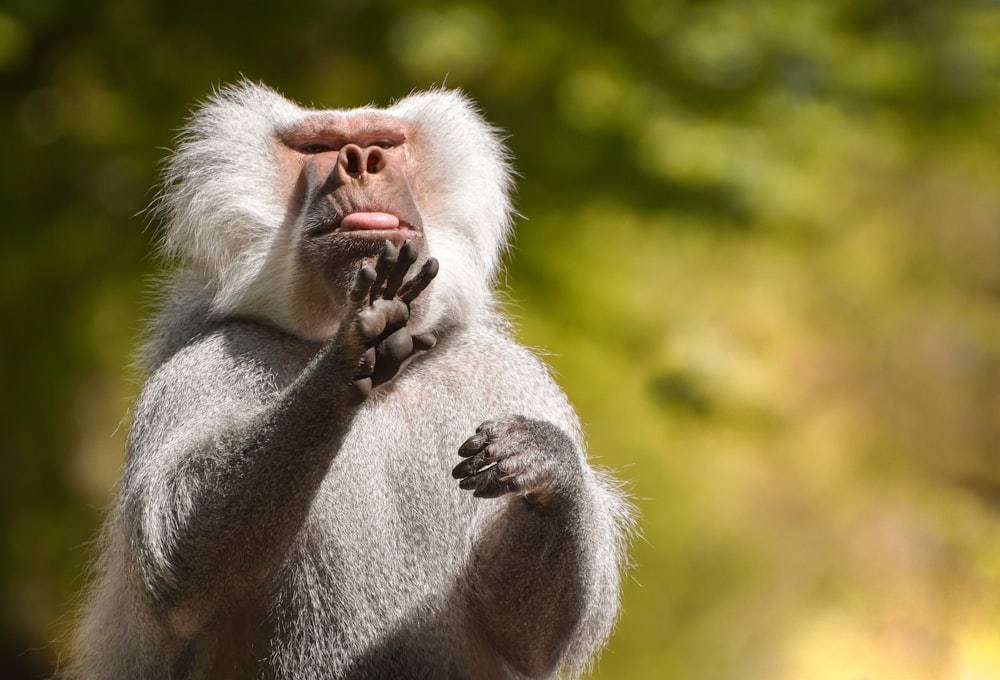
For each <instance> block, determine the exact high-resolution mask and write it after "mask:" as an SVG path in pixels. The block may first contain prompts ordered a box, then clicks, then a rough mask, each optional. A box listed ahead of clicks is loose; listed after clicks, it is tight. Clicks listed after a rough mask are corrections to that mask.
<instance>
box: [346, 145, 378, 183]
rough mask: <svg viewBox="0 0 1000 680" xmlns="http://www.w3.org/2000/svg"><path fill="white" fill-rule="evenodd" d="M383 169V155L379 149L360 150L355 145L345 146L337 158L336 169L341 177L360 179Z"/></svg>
mask: <svg viewBox="0 0 1000 680" xmlns="http://www.w3.org/2000/svg"><path fill="white" fill-rule="evenodd" d="M383 168H385V153H384V152H383V151H382V148H381V147H378V146H367V147H364V148H361V147H360V146H358V145H357V144H345V145H344V146H343V147H342V148H341V149H340V155H339V156H338V157H337V169H338V171H339V172H340V173H341V174H342V175H346V177H344V179H347V177H352V178H360V177H361V176H362V175H365V174H369V175H374V174H377V173H379V172H381V171H382V169H383Z"/></svg>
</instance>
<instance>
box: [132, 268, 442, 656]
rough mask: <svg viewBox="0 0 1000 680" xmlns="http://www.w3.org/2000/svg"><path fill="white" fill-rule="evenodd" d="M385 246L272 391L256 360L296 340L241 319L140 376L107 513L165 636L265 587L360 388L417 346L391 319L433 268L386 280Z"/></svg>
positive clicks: (392, 273) (402, 312) (389, 273)
mask: <svg viewBox="0 0 1000 680" xmlns="http://www.w3.org/2000/svg"><path fill="white" fill-rule="evenodd" d="M391 254H392V256H393V257H392V258H388V259H391V260H392V262H391V263H389V264H386V262H385V260H386V259H387V258H385V257H383V258H381V259H380V261H379V265H378V267H377V269H376V270H372V269H371V268H368V267H366V268H364V269H362V270H361V272H360V273H359V275H358V282H357V283H356V285H355V287H354V289H353V290H352V291H351V294H350V303H351V304H350V311H349V312H348V314H347V316H346V317H345V319H344V321H343V322H342V324H341V326H340V329H339V330H338V332H337V334H336V335H335V337H334V338H333V339H332V340H330V341H329V342H327V343H326V344H325V345H324V346H323V347H322V348H321V349H320V350H319V352H318V353H316V355H315V356H314V357H313V358H312V359H311V360H309V361H308V362H307V363H306V365H305V367H304V369H302V370H301V372H300V373H299V374H298V375H297V376H294V378H293V379H291V380H290V382H289V384H287V386H285V387H284V388H283V389H280V390H276V389H275V388H274V386H273V383H274V382H277V381H278V380H277V379H276V375H275V371H273V370H269V369H267V368H265V366H267V365H268V362H269V361H270V362H273V363H274V364H280V363H281V362H282V361H286V362H287V361H288V360H287V359H286V358H284V357H281V355H282V353H290V352H291V353H294V351H295V349H296V348H298V349H299V351H300V352H301V344H300V343H297V342H295V341H293V340H291V339H288V338H284V339H279V337H278V335H277V333H276V332H274V331H269V330H265V329H261V328H257V327H255V326H254V325H252V324H230V325H229V326H225V327H223V328H222V329H220V330H219V331H217V332H216V333H214V334H211V335H209V336H207V337H206V338H204V339H202V340H201V341H199V342H197V343H195V344H194V345H192V346H190V347H188V348H186V349H185V350H183V351H182V352H180V353H179V354H178V356H177V357H175V358H174V360H172V361H170V362H168V363H167V364H166V365H165V366H164V367H162V368H161V369H160V370H159V371H157V373H156V374H155V375H154V376H153V377H152V378H151V380H150V381H149V383H148V384H147V386H146V389H145V390H144V392H143V395H142V396H141V398H140V400H139V402H138V403H137V408H136V413H135V418H134V424H133V428H132V431H131V433H130V436H129V460H128V463H127V467H126V472H125V476H124V478H123V485H122V500H121V512H120V515H119V516H120V518H121V519H122V521H123V522H124V523H125V525H126V527H125V529H126V531H127V532H128V533H129V542H130V545H131V549H132V552H133V555H132V559H133V560H134V566H135V567H137V568H135V569H132V570H131V573H132V583H133V587H134V588H135V589H136V590H137V591H138V592H139V593H140V594H141V595H142V596H143V600H141V601H146V602H148V603H149V606H150V608H151V609H152V613H153V614H154V616H157V617H158V618H160V619H161V620H162V621H164V622H165V623H166V625H167V627H168V629H169V630H170V631H171V632H172V633H173V634H175V635H179V636H181V637H190V636H193V635H195V634H196V633H198V632H199V631H200V630H202V629H203V628H204V627H205V626H206V625H207V624H208V623H209V622H211V621H212V619H213V618H214V617H215V615H216V614H217V613H218V611H219V610H220V608H221V607H222V606H223V605H225V606H227V607H229V606H232V607H236V608H238V606H239V603H240V602H241V601H242V599H243V598H244V597H245V596H246V595H248V594H250V593H253V592H255V591H257V590H258V589H259V588H260V587H261V586H263V585H265V584H266V583H267V582H268V580H269V578H270V577H271V576H272V575H273V574H274V573H275V571H276V569H277V568H278V567H279V566H280V564H281V562H282V561H283V559H284V556H285V554H286V553H287V550H288V548H289V546H290V545H291V544H292V542H293V540H294V539H295V537H296V536H297V535H298V533H299V530H300V529H301V527H302V526H303V524H304V523H305V521H306V518H307V516H308V513H309V510H310V507H311V504H312V501H313V497H314V495H315V493H316V491H317V489H318V487H319V485H320V482H321V481H322V479H323V477H324V475H325V474H326V472H327V469H328V467H329V465H330V462H331V461H332V460H333V458H334V457H335V456H336V454H337V451H338V450H339V448H340V444H341V441H342V440H343V438H344V436H345V434H346V432H347V430H348V428H349V427H350V424H351V422H352V420H353V418H354V416H355V414H356V412H357V410H358V407H359V406H360V405H361V404H362V403H363V401H364V399H365V398H366V397H367V395H368V393H369V392H370V390H371V388H372V385H373V384H375V385H377V384H379V383H381V382H386V381H388V380H391V379H392V378H393V377H394V375H395V373H396V371H398V370H399V368H400V366H401V365H402V364H403V362H404V361H405V360H406V359H407V358H408V357H409V356H410V355H412V353H413V352H414V351H415V350H419V349H425V348H426V347H427V346H426V344H421V343H420V341H419V340H417V342H414V338H412V337H411V336H410V335H409V333H408V331H407V330H406V327H405V324H406V321H407V320H408V315H409V309H408V305H409V302H410V301H412V299H413V298H415V297H416V296H417V295H418V294H419V293H420V291H421V290H422V289H423V287H424V286H426V284H427V283H429V281H430V279H432V278H433V275H434V273H435V272H436V269H435V266H436V262H433V261H429V262H432V265H433V266H425V268H424V269H423V270H421V273H420V274H418V275H417V276H415V277H414V278H413V279H411V280H410V281H407V282H406V283H403V284H402V286H400V283H401V282H402V278H403V274H402V273H399V272H398V271H397V269H398V268H397V267H396V262H395V255H396V253H395V252H393V253H391ZM410 264H412V259H411V260H410V261H408V262H406V263H405V265H404V263H402V262H401V263H400V264H399V267H409V266H410ZM390 265H391V266H390ZM432 270H433V271H432ZM373 286H375V287H378V289H379V292H378V293H377V294H376V293H372V292H371V291H372V289H373ZM389 288H391V290H386V289H389ZM370 298H372V299H370ZM269 355H271V356H269ZM273 355H279V358H275V356H273ZM289 370H291V369H289Z"/></svg>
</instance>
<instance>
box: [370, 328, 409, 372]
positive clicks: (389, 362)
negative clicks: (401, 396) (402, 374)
mask: <svg viewBox="0 0 1000 680" xmlns="http://www.w3.org/2000/svg"><path fill="white" fill-rule="evenodd" d="M411 354H413V341H412V340H411V339H410V332H409V331H408V330H406V329H405V328H400V329H399V330H398V331H396V332H395V333H393V334H392V335H390V336H389V337H388V338H386V339H385V340H383V341H382V342H380V343H379V345H378V348H377V349H376V350H375V372H374V373H372V381H373V382H374V384H375V385H381V384H383V383H385V382H388V381H389V380H391V379H392V378H393V376H395V375H396V373H398V372H399V368H400V367H401V366H402V365H403V362H404V361H406V360H407V359H408V358H409V356H410V355H411Z"/></svg>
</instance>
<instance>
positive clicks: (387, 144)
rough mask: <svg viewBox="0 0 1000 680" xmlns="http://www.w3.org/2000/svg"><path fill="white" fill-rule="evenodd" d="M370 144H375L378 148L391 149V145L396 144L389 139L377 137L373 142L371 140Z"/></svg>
mask: <svg viewBox="0 0 1000 680" xmlns="http://www.w3.org/2000/svg"><path fill="white" fill-rule="evenodd" d="M372 146H377V147H379V148H380V149H391V148H392V147H394V146H396V143H395V142H393V141H392V140H391V139H379V140H377V141H375V142H372Z"/></svg>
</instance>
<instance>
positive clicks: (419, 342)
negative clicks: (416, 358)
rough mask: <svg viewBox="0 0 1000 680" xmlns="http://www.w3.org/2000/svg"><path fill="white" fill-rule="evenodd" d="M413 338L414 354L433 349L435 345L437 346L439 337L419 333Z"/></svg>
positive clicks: (431, 333)
mask: <svg viewBox="0 0 1000 680" xmlns="http://www.w3.org/2000/svg"><path fill="white" fill-rule="evenodd" d="M412 337H413V351H414V352H425V351H427V350H429V349H433V347H434V345H436V344H437V341H438V339H437V335H436V334H434V333H433V332H430V331H429V332H427V333H419V334H417V335H414V336H412Z"/></svg>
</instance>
